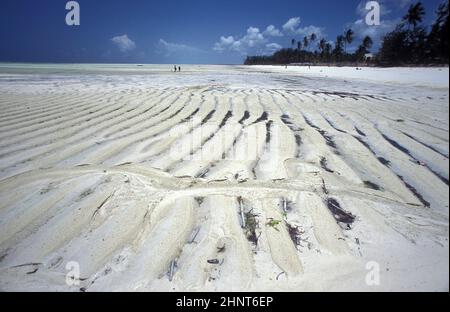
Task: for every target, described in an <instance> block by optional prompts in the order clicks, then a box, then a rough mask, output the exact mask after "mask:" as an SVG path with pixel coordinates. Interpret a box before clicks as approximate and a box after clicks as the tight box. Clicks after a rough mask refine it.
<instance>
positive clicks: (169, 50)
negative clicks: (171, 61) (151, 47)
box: [157, 39, 203, 56]
mask: <svg viewBox="0 0 450 312" xmlns="http://www.w3.org/2000/svg"><path fill="white" fill-rule="evenodd" d="M157 48H158V50H157V52H158V53H161V54H164V55H165V56H171V55H173V54H177V53H191V54H192V53H201V52H203V51H202V50H201V49H198V48H195V47H192V46H188V45H185V44H180V43H173V42H167V41H166V40H164V39H159V42H158V44H157Z"/></svg>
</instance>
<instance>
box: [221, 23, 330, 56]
mask: <svg viewBox="0 0 450 312" xmlns="http://www.w3.org/2000/svg"><path fill="white" fill-rule="evenodd" d="M300 24H301V20H300V17H292V18H290V19H289V20H288V21H287V22H286V23H285V24H284V25H283V31H280V30H279V29H277V28H276V27H275V26H274V25H269V26H267V28H266V29H265V30H264V31H263V32H261V31H260V29H259V28H257V27H249V28H248V29H247V32H246V34H245V35H244V36H242V37H236V36H222V37H220V40H219V41H218V42H216V43H215V44H214V46H213V50H215V51H217V52H225V51H230V52H235V53H239V54H241V55H248V54H272V53H273V52H275V51H277V50H280V49H282V46H281V45H280V44H279V43H277V42H273V40H274V39H273V38H274V37H283V36H285V35H288V34H289V35H294V36H310V35H311V34H313V33H315V34H316V35H317V38H323V37H324V36H325V34H324V28H321V27H317V26H313V25H310V26H306V27H300ZM271 37H272V39H271V40H270V41H269V38H271Z"/></svg>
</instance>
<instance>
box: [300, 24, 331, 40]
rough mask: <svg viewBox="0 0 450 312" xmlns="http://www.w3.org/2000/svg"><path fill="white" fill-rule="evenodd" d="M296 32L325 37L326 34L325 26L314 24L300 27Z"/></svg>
mask: <svg viewBox="0 0 450 312" xmlns="http://www.w3.org/2000/svg"><path fill="white" fill-rule="evenodd" d="M296 34H298V35H302V36H311V35H312V34H316V36H317V38H323V37H324V36H325V34H324V28H322V27H318V26H314V25H310V26H306V27H303V28H299V29H297V31H296Z"/></svg>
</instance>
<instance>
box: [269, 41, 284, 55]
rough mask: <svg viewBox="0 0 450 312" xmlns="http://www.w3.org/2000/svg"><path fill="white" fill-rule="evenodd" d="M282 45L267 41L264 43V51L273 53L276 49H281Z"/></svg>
mask: <svg viewBox="0 0 450 312" xmlns="http://www.w3.org/2000/svg"><path fill="white" fill-rule="evenodd" d="M282 48H283V47H282V46H281V45H279V44H278V43H268V44H266V51H267V52H269V53H275V52H277V51H278V50H281V49H282Z"/></svg>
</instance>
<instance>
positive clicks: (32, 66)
mask: <svg viewBox="0 0 450 312" xmlns="http://www.w3.org/2000/svg"><path fill="white" fill-rule="evenodd" d="M174 65H177V67H178V66H181V70H182V73H183V72H188V73H195V72H224V71H230V70H237V69H239V68H242V66H237V65H236V66H232V65H182V64H181V65H180V64H50V63H48V64H45V63H0V74H40V75H45V74H121V75H123V74H132V75H139V74H146V75H147V74H164V73H173V69H174Z"/></svg>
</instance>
